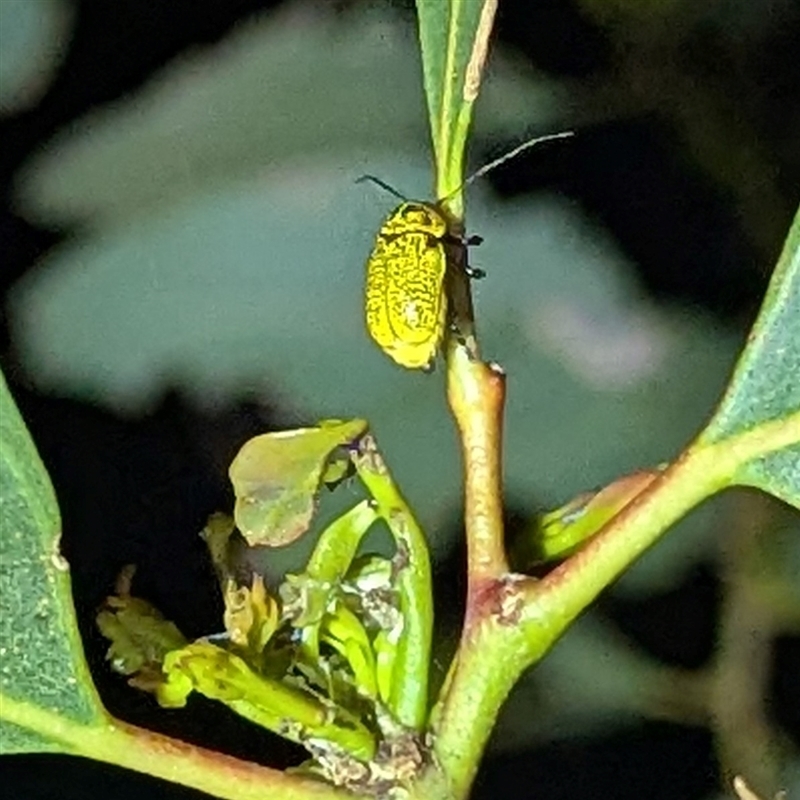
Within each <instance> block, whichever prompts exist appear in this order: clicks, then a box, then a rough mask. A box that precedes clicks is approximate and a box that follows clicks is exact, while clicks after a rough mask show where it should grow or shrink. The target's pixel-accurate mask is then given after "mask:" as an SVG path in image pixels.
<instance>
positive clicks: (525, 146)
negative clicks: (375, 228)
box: [364, 131, 575, 203]
mask: <svg viewBox="0 0 800 800" xmlns="http://www.w3.org/2000/svg"><path fill="white" fill-rule="evenodd" d="M574 135H575V131H562V132H561V133H548V134H545V135H544V136H534V137H533V139H528V141H526V142H523V143H522V144H520V145H517V146H516V147H514V148H513V149H511V150H509V151H508V152H507V153H503V155H501V156H499V157H498V158H495V159H494V160H492V161H490V162H489V163H488V164H484V165H483V166H482V167H479V168H478V169H476V170H475V172H473V173H472V175H470V176H469V177H468V178H466V180H465V181H464V182H463V183H462V184H461V185H460V186H459V187H458V188H456V189H453V191H452V192H450V193H449V194H447V195H445V196H444V197H442V198H441V199H440V200H439V202H440V203H442V202H444V201H445V200H449V199H450V198H451V197H452V196H453V195H455V194H457V193H458V192H460V191H461V190H462V189H463V188H464V187H465V186H469V185H470V184H471V183H474V182H475V181H476V180H478V178H481V177H483V176H484V175H485V174H486V173H487V172H491V171H492V170H493V169H494V168H495V167H499V166H500V165H501V164H505V162H506V161H510V160H511V159H512V158H516V157H517V156H518V155H519V154H520V153H524V152H525V151H526V150H529V149H530V148H531V147H534V146H535V145H537V144H541V143H542V142H549V141H550V140H551V139H567V138H569V137H570V136H574ZM364 177H365V178H367V177H371V176H369V175H365V176H364Z"/></svg>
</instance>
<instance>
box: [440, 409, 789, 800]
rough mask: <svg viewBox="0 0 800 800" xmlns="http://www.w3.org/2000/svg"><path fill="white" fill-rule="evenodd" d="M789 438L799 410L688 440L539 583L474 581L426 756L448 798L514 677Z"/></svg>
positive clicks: (472, 765)
mask: <svg viewBox="0 0 800 800" xmlns="http://www.w3.org/2000/svg"><path fill="white" fill-rule="evenodd" d="M798 438H800V413H797V414H794V415H792V416H790V417H787V418H784V419H783V420H776V421H773V422H768V423H765V424H763V425H761V426H759V427H758V428H756V429H754V430H751V431H748V432H746V433H743V434H740V435H738V436H736V437H731V438H730V439H728V440H726V441H724V442H719V443H715V444H710V445H709V444H703V443H702V441H701V440H698V442H697V443H695V445H693V446H692V447H691V448H689V449H688V450H687V451H686V452H685V453H684V454H683V455H682V456H681V458H679V459H678V460H677V461H676V462H675V463H674V464H672V465H671V466H670V467H669V468H668V469H666V470H665V471H664V472H663V473H662V474H661V475H660V476H659V477H657V478H656V479H655V480H654V481H653V482H652V483H651V484H650V485H649V486H648V487H647V488H646V489H645V490H644V491H643V492H642V493H641V494H639V495H638V496H637V497H636V498H635V499H634V500H633V501H632V502H631V503H630V504H628V505H627V506H626V507H625V508H624V509H623V510H622V511H621V512H620V513H619V514H618V515H617V516H616V517H614V518H613V519H612V520H611V521H610V522H609V523H608V524H607V525H606V526H605V527H604V528H603V529H602V530H601V531H600V532H599V533H598V534H597V536H596V537H595V538H594V539H592V540H591V541H590V542H588V543H587V545H586V546H585V547H584V548H583V549H582V550H580V551H579V552H578V553H577V554H575V555H574V556H572V558H570V559H569V560H567V561H565V562H564V563H563V564H561V565H560V566H559V567H557V568H556V569H554V570H553V571H552V572H550V573H549V574H548V575H547V577H546V578H545V579H544V580H542V581H537V580H534V579H533V578H528V577H524V576H521V575H504V576H501V577H500V578H498V579H497V580H495V581H493V582H491V583H484V585H483V586H482V587H481V591H480V593H478V594H476V595H475V596H474V597H473V600H472V605H471V607H470V608H469V609H468V615H469V616H468V620H467V624H466V625H465V629H464V634H463V636H462V641H461V646H460V648H459V653H458V656H457V660H456V661H455V664H454V667H453V669H452V672H451V675H450V678H449V680H448V682H447V684H446V685H445V687H444V689H443V691H442V695H441V697H440V700H439V702H438V703H437V706H436V707H435V708H434V711H433V714H432V717H431V732H432V734H433V740H434V751H435V754H436V758H437V761H438V763H439V764H440V766H441V769H442V771H443V772H444V774H445V775H446V776H447V778H448V781H449V784H450V789H451V792H452V796H453V798H456V800H460V798H464V797H466V796H467V793H468V792H469V787H470V785H471V783H472V780H473V778H474V776H475V772H476V771H477V766H478V763H479V760H480V757H481V755H482V753H483V750H484V747H485V745H486V741H487V739H488V737H489V734H490V732H491V730H492V727H493V725H494V722H495V720H496V717H497V714H498V712H499V710H500V706H501V704H502V702H503V701H504V700H505V698H506V696H507V695H508V693H509V691H510V690H511V688H512V687H513V686H514V684H515V683H516V682H517V680H518V679H519V677H520V675H521V674H522V672H523V671H524V670H525V669H527V668H528V667H529V666H530V665H531V664H533V663H535V662H536V661H538V660H539V659H540V658H541V657H542V656H543V655H544V654H545V653H546V652H547V651H548V650H549V648H550V647H551V646H552V645H553V644H554V642H555V641H556V640H557V639H558V637H559V636H561V634H562V633H563V632H564V631H565V630H566V628H567V627H568V626H569V625H570V623H571V622H572V621H573V620H574V619H575V617H577V616H578V614H580V612H581V611H582V610H583V609H584V608H586V606H587V605H589V603H591V602H592V601H593V600H594V599H595V598H596V597H597V595H598V594H599V593H600V592H601V591H602V590H603V589H604V588H606V587H607V586H608V585H609V584H610V583H611V582H612V581H614V580H615V579H616V578H617V577H618V576H619V575H620V574H621V573H622V572H623V571H624V570H625V569H626V568H627V567H629V566H630V565H631V564H632V563H633V562H634V561H635V560H636V559H637V558H638V557H639V556H640V555H641V554H642V553H643V552H644V551H645V550H646V549H647V548H648V547H650V546H651V545H652V544H654V543H655V542H656V541H657V540H658V539H659V537H660V536H661V535H662V534H663V533H664V532H665V531H666V530H667V529H668V528H669V527H670V526H671V525H672V524H674V523H675V522H677V521H678V520H679V519H680V518H681V517H683V516H684V515H685V514H686V513H687V512H688V511H689V510H690V509H692V508H693V507H694V506H696V505H697V504H698V503H700V502H702V501H703V500H705V499H706V498H707V497H709V496H710V495H712V494H714V493H715V492H717V491H719V490H721V489H723V488H725V487H726V486H729V485H730V484H731V483H733V481H734V479H735V475H736V471H737V469H739V468H740V466H741V465H742V464H744V463H746V462H747V461H750V460H752V459H756V458H759V457H762V456H764V455H767V454H768V453H770V452H774V451H776V450H779V449H781V448H784V447H787V446H790V445H792V444H794V443H796V442H797V441H798ZM487 653H488V654H491V658H488V657H487Z"/></svg>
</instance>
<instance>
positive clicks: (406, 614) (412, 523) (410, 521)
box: [353, 434, 433, 730]
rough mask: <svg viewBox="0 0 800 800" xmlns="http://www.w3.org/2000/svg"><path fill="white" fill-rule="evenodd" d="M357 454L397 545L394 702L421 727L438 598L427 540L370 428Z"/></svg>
mask: <svg viewBox="0 0 800 800" xmlns="http://www.w3.org/2000/svg"><path fill="white" fill-rule="evenodd" d="M353 460H354V463H355V466H356V470H357V471H358V474H359V477H360V478H361V480H362V481H363V482H364V485H365V486H366V487H367V490H368V491H369V493H370V494H371V495H372V497H373V499H374V501H375V503H376V504H377V507H378V513H379V514H380V516H381V517H382V518H383V519H384V520H385V521H386V524H387V525H388V527H389V530H390V531H391V533H392V536H393V537H394V540H395V544H396V547H397V555H396V556H395V558H396V562H397V564H398V565H399V567H400V568H399V571H398V575H397V590H398V594H399V596H400V612H401V614H402V616H403V632H402V635H401V637H400V641H399V642H398V644H397V656H396V660H395V664H394V667H393V669H392V675H393V679H392V691H391V698H390V702H389V706H390V708H391V710H392V711H393V712H394V713H395V715H396V716H397V719H398V720H399V721H400V722H402V723H403V724H404V725H406V726H408V727H409V728H414V729H415V730H421V729H422V728H423V727H424V725H425V722H426V720H427V715H428V672H429V670H430V651H431V635H432V631H433V598H432V588H431V566H430V558H429V556H428V544H427V542H426V541H425V535H424V533H423V532H422V529H421V528H420V527H419V524H418V523H417V521H416V519H415V518H414V515H413V514H412V513H411V509H410V508H409V507H408V504H407V503H406V501H405V499H404V498H403V496H402V495H401V494H400V491H399V489H398V488H397V486H396V485H395V483H394V481H393V480H392V477H391V475H390V474H389V470H388V468H387V467H386V464H385V462H384V460H383V458H382V456H381V454H380V453H379V452H378V448H377V445H376V443H375V439H374V438H373V437H372V435H371V434H366V435H365V436H363V437H362V438H361V440H360V441H359V448H358V452H357V453H355V454H354V455H353Z"/></svg>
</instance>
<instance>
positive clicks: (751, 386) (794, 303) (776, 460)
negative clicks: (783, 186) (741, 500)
mask: <svg viewBox="0 0 800 800" xmlns="http://www.w3.org/2000/svg"><path fill="white" fill-rule="evenodd" d="M780 421H784V422H785V424H786V425H794V426H795V427H797V428H798V436H797V437H796V438H795V439H794V442H793V443H791V444H789V445H788V446H787V447H784V448H782V449H781V450H778V451H776V452H774V453H770V454H769V455H767V456H764V457H761V458H758V459H754V460H751V461H748V462H747V463H745V464H743V465H742V466H741V467H740V468H739V470H738V471H737V474H736V476H735V480H736V482H737V483H741V484H746V485H749V486H755V487H758V488H760V489H763V490H764V491H766V492H770V493H771V494H774V495H776V496H777V497H780V498H781V499H782V500H784V501H786V502H787V503H790V504H791V505H794V506H795V507H797V508H800V210H798V213H797V214H796V215H795V218H794V222H793V223H792V226H791V228H790V230H789V235H788V236H787V238H786V243H785V245H784V248H783V252H782V253H781V256H780V259H779V260H778V264H777V266H776V267H775V272H774V273H773V276H772V280H771V282H770V285H769V289H768V290H767V294H766V296H765V297H764V302H763V304H762V307H761V312H760V314H759V315H758V319H757V320H756V322H755V324H754V325H753V328H752V330H751V332H750V336H749V338H748V342H747V345H746V347H745V349H744V350H743V351H742V354H741V356H740V357H739V361H738V363H737V365H736V369H735V371H734V374H733V378H732V379H731V382H730V385H729V387H728V391H727V392H726V394H725V397H724V398H723V400H722V402H721V403H720V406H719V408H718V410H717V413H716V415H715V416H714V419H713V420H712V422H711V423H710V425H709V426H708V428H707V429H706V430H705V432H704V434H703V439H704V440H705V441H708V442H718V441H721V440H724V439H727V438H729V437H732V436H735V435H737V434H742V433H745V432H747V431H751V430H754V429H756V428H758V426H760V425H763V424H765V423H777V422H780Z"/></svg>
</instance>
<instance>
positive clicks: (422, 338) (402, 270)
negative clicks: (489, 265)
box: [357, 132, 572, 369]
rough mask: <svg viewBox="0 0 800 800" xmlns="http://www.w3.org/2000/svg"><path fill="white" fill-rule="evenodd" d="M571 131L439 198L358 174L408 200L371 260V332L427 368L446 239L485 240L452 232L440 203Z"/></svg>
mask: <svg viewBox="0 0 800 800" xmlns="http://www.w3.org/2000/svg"><path fill="white" fill-rule="evenodd" d="M571 135H572V134H571V132H568V133H557V134H553V135H548V136H539V137H536V138H534V139H529V140H528V141H526V142H524V143H523V144H521V145H519V146H518V147H515V148H514V149H513V150H510V151H509V152H508V153H505V154H504V155H502V156H500V158H496V159H494V161H491V162H490V163H488V164H485V165H484V166H482V167H481V168H480V169H479V170H477V171H476V172H474V173H473V174H472V175H470V176H469V178H467V179H466V180H465V181H464V183H463V184H462V185H461V186H459V187H458V189H456V190H455V191H454V192H452V193H451V194H449V195H447V197H445V198H444V199H442V200H440V201H439V202H438V203H430V202H426V201H424V200H408V199H406V198H405V197H403V195H401V194H400V193H399V192H398V191H397V190H396V189H393V188H392V187H391V186H389V184H387V183H384V182H383V181H382V180H381V179H380V178H376V177H375V176H374V175H363V176H362V177H361V178H359V179H358V181H357V182H361V181H367V180H368V181H372V182H373V183H376V184H377V185H378V186H380V187H382V188H383V189H385V190H386V191H388V192H390V193H391V194H393V195H394V196H395V197H398V198H400V199H401V200H402V201H403V202H402V203H401V204H400V205H399V206H397V208H395V209H394V211H392V213H391V214H389V216H388V217H386V219H385V220H384V222H383V225H381V228H380V230H379V231H378V235H377V237H376V240H375V246H374V247H373V249H372V253H371V254H370V257H369V259H368V260H367V282H366V291H365V303H364V312H365V318H366V323H367V331H369V335H370V336H371V337H372V338H373V340H374V341H375V343H376V344H377V345H378V346H379V347H380V348H381V350H383V352H384V353H386V354H387V355H388V356H389V357H390V358H392V359H393V360H394V361H396V362H397V363H398V364H400V366H402V367H406V368H408V369H427V368H430V366H431V364H432V363H433V360H434V359H435V358H436V353H437V352H438V350H439V346H440V344H441V342H442V337H443V336H444V330H445V325H446V324H447V292H446V291H445V273H446V272H447V250H446V244H451V245H453V244H461V245H462V246H466V245H469V244H478V243H479V242H480V241H481V239H480V237H479V236H473V237H470V238H469V239H465V238H464V237H462V236H460V235H457V234H455V233H452V232H451V231H450V230H449V229H448V220H447V217H446V216H445V214H444V212H443V211H442V208H441V204H442V203H444V202H445V201H446V200H447V199H448V198H449V197H452V196H453V195H454V194H455V193H456V192H457V191H460V190H461V189H462V188H463V187H464V186H467V185H468V184H470V183H472V182H473V181H474V180H475V179H476V178H479V177H480V176H481V175H485V174H486V173H487V172H488V171H489V170H490V169H493V168H494V167H496V166H497V165H498V164H502V163H503V162H504V161H507V160H508V159H509V158H513V157H514V156H516V155H517V154H518V153H521V152H522V151H523V150H526V149H528V148H529V147H532V146H533V145H535V144H537V143H539V142H542V141H546V140H549V139H560V138H562V137H564V136H571ZM465 263H466V259H465ZM467 274H469V275H470V276H471V277H479V276H480V275H481V274H482V273H481V272H480V270H471V269H470V268H469V267H467Z"/></svg>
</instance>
